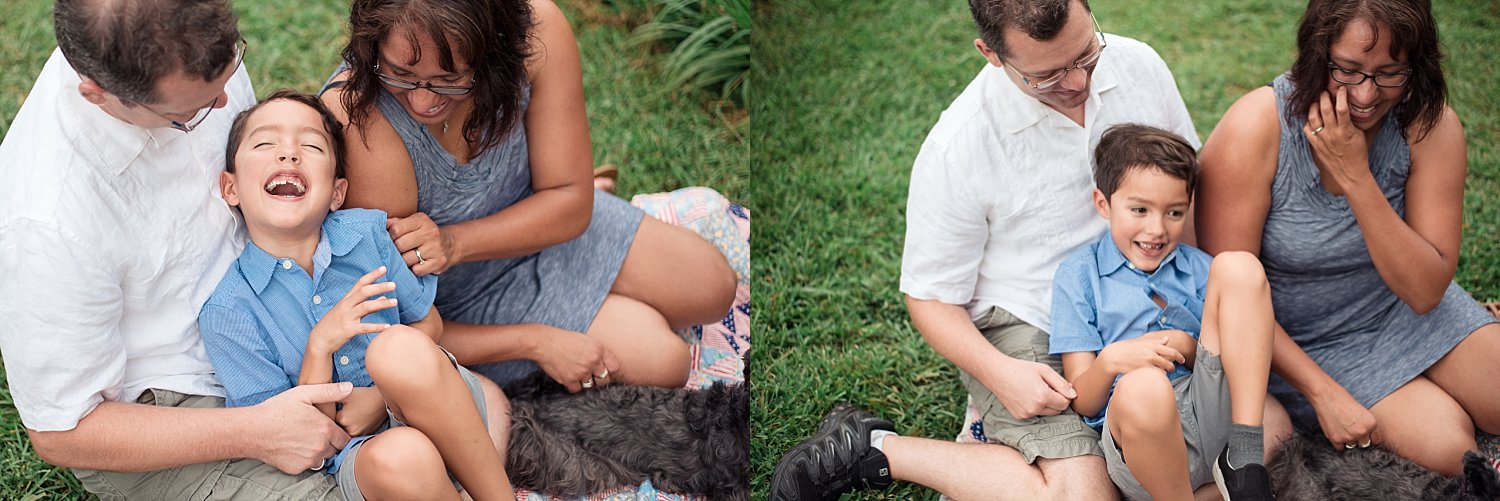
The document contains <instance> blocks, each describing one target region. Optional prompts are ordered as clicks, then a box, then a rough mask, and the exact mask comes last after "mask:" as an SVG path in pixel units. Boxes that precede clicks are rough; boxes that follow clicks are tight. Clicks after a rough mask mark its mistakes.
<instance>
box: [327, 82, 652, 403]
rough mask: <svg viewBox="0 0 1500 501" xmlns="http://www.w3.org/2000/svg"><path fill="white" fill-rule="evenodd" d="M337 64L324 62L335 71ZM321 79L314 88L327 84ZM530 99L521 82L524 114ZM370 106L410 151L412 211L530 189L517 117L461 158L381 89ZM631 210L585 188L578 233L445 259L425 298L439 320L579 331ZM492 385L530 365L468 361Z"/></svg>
mask: <svg viewBox="0 0 1500 501" xmlns="http://www.w3.org/2000/svg"><path fill="white" fill-rule="evenodd" d="M344 69H345V66H343V65H340V67H339V68H338V69H336V70H334V74H335V75H337V74H338V73H340V72H342V71H343V70H344ZM327 88H328V87H327V85H325V87H324V90H325V91H326V90H327ZM530 101H531V89H530V87H529V86H528V87H527V88H526V93H525V95H524V96H523V98H522V106H521V112H522V113H524V112H525V109H526V107H527V106H528V105H529V104H530ZM376 106H377V108H378V109H379V110H380V113H381V114H383V115H385V118H386V119H387V120H389V121H390V123H391V125H392V126H393V127H395V129H396V133H397V134H399V135H400V136H401V141H402V142H403V143H405V145H406V150H407V152H408V153H410V154H411V159H412V164H413V166H414V168H415V169H416V177H417V210H418V211H421V212H424V213H426V214H427V216H428V217H430V218H432V220H433V222H436V223H437V224H438V225H440V226H441V225H449V224H454V223H461V222H464V221H468V220H471V219H476V218H481V217H484V216H488V215H490V214H494V213H496V212H499V211H501V210H503V209H505V208H506V207H510V206H511V205H512V204H515V203H516V202H519V201H521V200H523V199H525V198H526V197H528V196H531V194H532V190H531V162H530V156H529V152H528V150H527V145H526V126H525V123H524V122H519V121H518V122H517V123H516V128H515V130H513V131H512V132H511V133H510V134H509V135H507V136H506V137H505V139H503V140H501V142H500V143H499V144H497V145H495V146H492V147H490V148H489V149H487V150H485V151H484V152H483V153H481V154H480V155H479V156H476V157H474V158H472V159H470V160H469V162H468V163H466V164H461V163H459V162H458V161H457V160H455V159H454V158H453V155H451V154H449V153H448V151H447V150H445V149H443V147H442V145H440V144H438V141H437V138H435V137H433V136H432V133H431V132H430V131H428V130H427V128H426V127H424V126H423V125H421V124H419V123H417V122H416V121H415V120H413V119H412V118H411V115H409V114H407V112H406V110H405V109H404V108H402V107H401V104H400V102H398V101H397V100H396V98H395V96H392V95H391V94H390V93H389V92H386V91H385V90H383V89H382V90H381V92H380V97H379V99H378V100H377V102H376ZM643 215H644V213H642V212H641V211H640V209H637V208H635V207H633V206H631V205H630V204H628V203H625V201H624V200H620V199H619V198H616V197H615V196H613V195H610V194H608V193H604V192H601V191H597V190H596V191H595V192H594V209H593V217H592V219H591V220H590V221H589V226H588V229H587V230H586V231H584V233H583V235H580V236H579V237H578V238H575V239H573V240H570V241H567V242H563V243H561V244H557V245H554V246H552V247H548V248H546V249H543V250H542V251H541V252H537V253H535V254H530V255H526V256H521V257H516V258H508V259H492V260H488V261H475V262H469V263H462V264H458V265H455V266H453V267H451V268H449V269H448V271H446V272H444V273H443V279H442V280H441V281H440V282H439V284H438V291H437V298H436V299H435V300H434V302H433V304H434V305H435V306H437V309H438V313H439V314H441V315H442V316H443V318H444V319H445V320H454V321H459V322H466V323H474V324H522V323H540V324H546V325H549V326H552V327H556V328H559V329H564V330H569V331H574V332H586V331H588V328H589V325H590V324H591V323H592V322H593V320H594V316H595V315H596V314H598V313H599V307H600V305H602V304H604V297H605V296H606V295H607V294H608V293H609V289H610V287H611V286H612V285H614V282H615V277H616V276H617V275H618V274H619V272H620V265H621V264H623V263H624V261H625V253H626V252H627V251H628V250H629V249H630V244H631V242H632V241H633V240H634V238H635V232H636V228H637V227H638V226H639V225H640V222H641V217H642V216H643ZM473 369H474V371H475V372H478V373H480V374H484V375H485V376H487V377H489V378H490V379H492V380H494V381H495V382H496V383H499V384H502V385H503V384H506V383H509V382H512V381H515V380H517V379H520V378H522V377H525V376H527V375H529V374H531V373H533V372H535V371H537V370H538V367H537V365H536V363H534V362H531V361H527V360H518V361H510V362H501V363H494V364H485V365H480V366H476V367H473Z"/></svg>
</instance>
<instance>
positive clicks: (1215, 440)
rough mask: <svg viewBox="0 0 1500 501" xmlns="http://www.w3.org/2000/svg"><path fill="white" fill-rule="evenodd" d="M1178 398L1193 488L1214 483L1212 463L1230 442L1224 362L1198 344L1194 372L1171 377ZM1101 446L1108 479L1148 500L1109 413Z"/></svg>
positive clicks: (1131, 496)
mask: <svg viewBox="0 0 1500 501" xmlns="http://www.w3.org/2000/svg"><path fill="white" fill-rule="evenodd" d="M1172 390H1173V391H1174V393H1175V395H1176V397H1177V414H1178V416H1180V417H1181V419H1182V440H1183V442H1186V443H1187V460H1188V461H1187V463H1188V480H1189V481H1190V482H1192V484H1193V488H1194V489H1197V488H1198V487H1200V486H1204V485H1208V484H1211V483H1213V481H1214V477H1213V463H1214V461H1215V460H1217V459H1218V458H1219V452H1220V451H1223V450H1224V445H1225V444H1228V443H1229V422H1230V413H1229V382H1228V380H1226V379H1224V364H1223V362H1222V361H1220V360H1219V356H1218V355H1214V354H1211V353H1209V352H1208V350H1205V349H1203V345H1201V344H1200V345H1198V354H1197V355H1195V358H1194V362H1193V373H1192V374H1189V375H1186V376H1180V377H1178V378H1177V379H1174V380H1172ZM1099 444H1100V445H1101V446H1102V447H1103V449H1104V463H1105V464H1106V465H1109V479H1110V480H1113V481H1114V482H1115V485H1116V486H1118V487H1119V488H1120V492H1121V493H1123V494H1124V495H1125V499H1151V495H1150V494H1147V493H1146V488H1144V487H1141V483H1140V481H1138V480H1136V478H1135V474H1133V473H1131V472H1130V468H1129V467H1127V466H1126V465H1125V457H1124V456H1123V454H1122V453H1121V452H1120V446H1119V445H1116V444H1115V437H1114V436H1113V435H1111V434H1110V433H1109V415H1108V414H1107V413H1106V414H1105V416H1104V433H1103V436H1101V437H1100V438H1099Z"/></svg>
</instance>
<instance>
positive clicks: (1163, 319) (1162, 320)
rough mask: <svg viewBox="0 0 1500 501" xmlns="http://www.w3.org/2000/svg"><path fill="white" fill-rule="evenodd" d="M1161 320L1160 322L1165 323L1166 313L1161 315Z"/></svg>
mask: <svg viewBox="0 0 1500 501" xmlns="http://www.w3.org/2000/svg"><path fill="white" fill-rule="evenodd" d="M1161 322H1162V323H1167V316H1166V315H1162V317H1161Z"/></svg>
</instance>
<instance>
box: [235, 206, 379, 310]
mask: <svg viewBox="0 0 1500 501" xmlns="http://www.w3.org/2000/svg"><path fill="white" fill-rule="evenodd" d="M322 230H323V231H322V235H320V236H319V237H318V247H317V249H316V250H314V251H313V276H314V277H317V276H319V275H322V271H323V269H324V268H327V267H328V264H329V263H331V262H333V256H343V255H345V254H348V253H349V251H350V250H353V249H354V247H355V246H356V245H358V244H359V241H360V240H362V239H363V238H364V235H362V234H360V232H358V231H355V230H354V229H353V228H345V227H344V226H343V225H339V224H334V222H333V219H332V218H328V219H324V220H323V227H322ZM286 259H287V258H279V257H276V256H272V255H271V254H270V253H267V252H266V251H265V250H263V249H261V248H260V246H259V245H256V244H255V241H253V240H252V241H250V242H249V243H248V244H247V245H245V252H244V253H243V254H240V257H239V260H238V261H237V262H238V264H239V268H240V273H241V274H243V275H244V276H245V281H246V282H249V283H250V287H251V288H253V289H255V293H256V294H260V293H261V292H262V291H264V290H265V289H266V284H268V283H270V282H271V275H273V274H275V273H276V268H277V267H278V266H282V264H281V262H282V261H285V260H286Z"/></svg>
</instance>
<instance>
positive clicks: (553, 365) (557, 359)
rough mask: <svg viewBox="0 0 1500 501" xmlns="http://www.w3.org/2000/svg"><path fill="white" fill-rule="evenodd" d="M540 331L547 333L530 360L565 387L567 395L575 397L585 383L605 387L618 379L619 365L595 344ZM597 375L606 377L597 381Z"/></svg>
mask: <svg viewBox="0 0 1500 501" xmlns="http://www.w3.org/2000/svg"><path fill="white" fill-rule="evenodd" d="M541 327H542V328H544V329H548V330H550V331H551V332H546V333H543V334H542V335H541V340H542V341H541V343H540V344H539V346H537V350H536V351H537V352H536V354H535V356H534V357H532V360H535V361H536V364H537V365H539V366H541V367H542V371H543V372H546V373H547V376H549V377H551V378H552V379H553V380H555V381H557V382H558V383H559V384H562V385H563V386H566V387H568V392H569V393H578V391H579V390H582V389H584V387H583V383H585V382H589V387H590V388H593V387H597V386H599V385H606V384H609V383H610V382H611V381H613V380H615V379H616V378H618V377H619V376H618V374H619V368H620V364H619V363H618V362H616V361H615V356H614V354H613V353H610V352H609V349H608V348H605V347H604V345H603V344H600V343H599V341H596V340H594V338H591V337H588V336H587V335H584V334H579V333H577V332H573V331H567V330H562V329H557V328H553V327H548V326H541ZM601 374H602V375H605V376H607V377H604V378H599V377H597V376H598V375H601Z"/></svg>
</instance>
